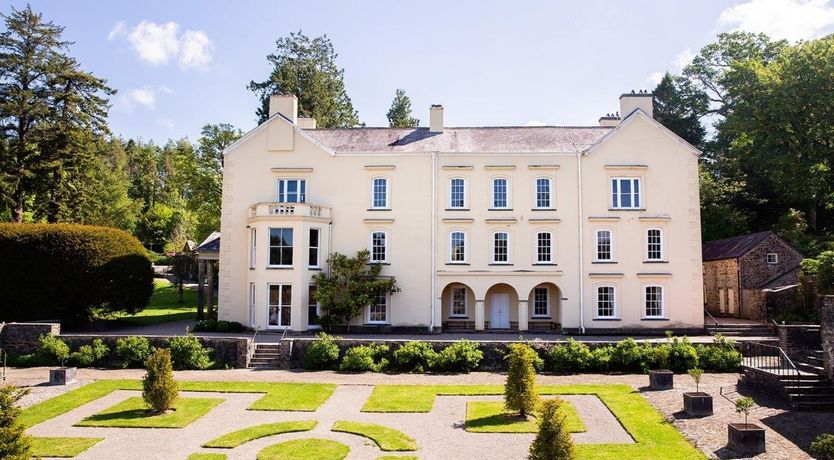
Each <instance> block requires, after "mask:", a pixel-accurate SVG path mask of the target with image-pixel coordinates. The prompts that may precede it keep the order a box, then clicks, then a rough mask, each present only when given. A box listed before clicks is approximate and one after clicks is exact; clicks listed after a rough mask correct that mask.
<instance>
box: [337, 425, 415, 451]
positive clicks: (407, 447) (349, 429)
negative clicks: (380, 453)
mask: <svg viewBox="0 0 834 460" xmlns="http://www.w3.org/2000/svg"><path fill="white" fill-rule="evenodd" d="M331 430H332V431H341V432H343V433H351V434H356V435H359V436H364V437H366V438H368V439H370V440H372V441H373V442H375V443H376V445H377V446H379V448H380V450H384V451H412V450H417V443H416V442H415V441H414V438H412V437H410V436H408V435H406V434H405V433H403V432H402V431H399V430H395V429H393V428H388V427H387V426H382V425H375V424H373V423H359V422H348V421H338V422H336V423H334V424H333V427H332V428H331Z"/></svg>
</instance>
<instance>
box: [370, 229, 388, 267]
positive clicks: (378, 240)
mask: <svg viewBox="0 0 834 460" xmlns="http://www.w3.org/2000/svg"><path fill="white" fill-rule="evenodd" d="M387 247H388V243H387V238H386V235H385V232H373V233H371V262H377V263H379V262H385V261H386V260H387V257H388V254H387V252H388V251H387Z"/></svg>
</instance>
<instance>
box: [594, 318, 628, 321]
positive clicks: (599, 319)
mask: <svg viewBox="0 0 834 460" xmlns="http://www.w3.org/2000/svg"><path fill="white" fill-rule="evenodd" d="M592 321H622V320H621V319H620V318H594V319H593V320H592Z"/></svg>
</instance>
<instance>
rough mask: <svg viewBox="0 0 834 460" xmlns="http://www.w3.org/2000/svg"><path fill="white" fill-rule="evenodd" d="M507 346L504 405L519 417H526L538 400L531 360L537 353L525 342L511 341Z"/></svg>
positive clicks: (534, 358)
mask: <svg viewBox="0 0 834 460" xmlns="http://www.w3.org/2000/svg"><path fill="white" fill-rule="evenodd" d="M507 348H509V350H510V352H509V353H507V356H506V357H505V359H506V360H507V362H508V371H507V383H506V384H505V385H504V407H505V408H506V409H507V410H509V411H513V412H518V415H519V416H521V417H526V416H527V414H531V413H532V412H533V410H535V408H536V405H537V404H538V402H539V394H538V392H537V391H536V370H535V369H534V368H533V361H535V360H536V358H538V357H539V355H538V353H536V351H535V350H533V348H532V347H530V345H527V344H525V343H512V344H510V345H509V346H508V347H507Z"/></svg>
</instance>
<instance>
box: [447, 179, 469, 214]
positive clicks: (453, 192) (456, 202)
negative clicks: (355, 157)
mask: <svg viewBox="0 0 834 460" xmlns="http://www.w3.org/2000/svg"><path fill="white" fill-rule="evenodd" d="M449 207H450V208H465V207H466V181H465V180H463V179H461V178H455V179H452V180H450V181H449Z"/></svg>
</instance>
